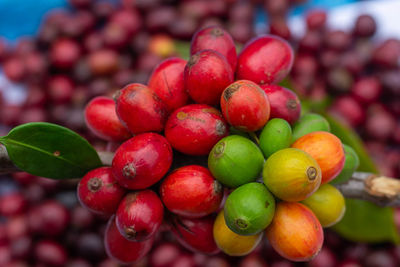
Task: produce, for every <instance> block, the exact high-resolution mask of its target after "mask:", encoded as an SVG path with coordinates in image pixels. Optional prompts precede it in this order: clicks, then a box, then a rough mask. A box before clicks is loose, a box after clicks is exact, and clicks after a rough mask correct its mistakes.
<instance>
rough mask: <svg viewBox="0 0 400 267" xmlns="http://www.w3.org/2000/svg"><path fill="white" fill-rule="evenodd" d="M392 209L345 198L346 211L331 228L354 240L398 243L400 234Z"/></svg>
mask: <svg viewBox="0 0 400 267" xmlns="http://www.w3.org/2000/svg"><path fill="white" fill-rule="evenodd" d="M393 216H394V215H393V209H392V208H389V207H385V208H382V207H378V206H376V205H375V204H372V203H370V202H366V201H363V200H358V199H346V213H345V215H344V217H343V219H342V220H341V221H340V222H339V223H338V224H336V225H335V226H333V230H335V231H336V232H337V233H339V234H340V235H341V236H343V237H344V238H346V239H349V240H352V241H355V242H368V243H380V242H393V243H396V244H398V243H399V242H400V236H399V233H398V232H397V228H396V225H395V224H394V220H393Z"/></svg>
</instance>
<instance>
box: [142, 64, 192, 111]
mask: <svg viewBox="0 0 400 267" xmlns="http://www.w3.org/2000/svg"><path fill="white" fill-rule="evenodd" d="M185 66H186V60H183V59H180V58H177V57H173V58H169V59H166V60H164V61H163V62H161V63H160V64H159V65H158V66H157V67H156V68H155V69H154V71H153V73H152V74H151V77H150V79H149V87H150V89H152V90H153V91H154V92H155V93H156V94H157V95H158V97H159V98H161V100H162V101H163V102H164V103H165V105H166V106H167V109H168V111H169V112H172V111H174V110H175V109H177V108H179V107H182V106H184V105H186V104H187V102H188V100H189V95H188V93H187V92H186V89H185V84H184V80H183V71H184V69H185Z"/></svg>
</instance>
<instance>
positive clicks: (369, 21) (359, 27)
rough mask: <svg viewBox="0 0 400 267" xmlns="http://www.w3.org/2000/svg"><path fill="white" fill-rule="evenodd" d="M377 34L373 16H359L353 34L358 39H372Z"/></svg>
mask: <svg viewBox="0 0 400 267" xmlns="http://www.w3.org/2000/svg"><path fill="white" fill-rule="evenodd" d="M375 32H376V22H375V19H374V18H373V17H372V16H371V15H367V14H363V15H360V16H358V18H357V20H356V23H355V25H354V29H353V34H354V35H355V36H358V37H371V36H372V35H374V33H375Z"/></svg>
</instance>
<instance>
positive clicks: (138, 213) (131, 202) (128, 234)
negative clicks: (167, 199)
mask: <svg viewBox="0 0 400 267" xmlns="http://www.w3.org/2000/svg"><path fill="white" fill-rule="evenodd" d="M163 216H164V207H163V204H162V203H161V200H160V198H159V197H158V196H157V194H156V193H154V192H153V191H151V190H143V191H138V192H134V193H129V194H128V195H126V196H125V197H124V199H123V200H122V201H121V203H120V205H119V207H118V210H117V213H116V217H115V222H116V224H117V227H118V230H119V232H120V233H121V234H122V235H123V236H124V237H125V238H126V239H128V240H130V241H144V240H147V239H149V238H152V237H153V236H154V234H155V233H156V232H157V230H158V229H159V228H160V225H161V223H162V220H163Z"/></svg>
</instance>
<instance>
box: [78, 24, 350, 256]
mask: <svg viewBox="0 0 400 267" xmlns="http://www.w3.org/2000/svg"><path fill="white" fill-rule="evenodd" d="M191 54H192V56H191V58H190V60H189V61H188V62H186V61H184V60H182V59H179V58H171V59H167V60H165V61H163V62H162V63H161V64H160V65H158V66H157V67H156V68H155V70H154V71H153V74H152V75H151V77H150V80H149V82H148V86H146V85H143V84H138V83H133V84H129V85H127V86H126V87H124V88H123V89H122V90H120V91H118V92H117V93H116V94H115V101H114V100H113V99H111V98H107V97H97V98H95V99H93V100H92V101H91V102H90V103H88V105H87V107H86V110H85V118H86V122H87V125H88V127H89V128H90V129H91V130H92V131H93V132H94V133H95V134H96V135H97V136H99V137H101V138H103V139H106V140H110V141H120V142H123V143H122V144H121V145H120V146H119V147H118V149H117V150H116V152H115V155H114V158H113V160H112V166H111V167H101V168H98V169H95V170H92V171H90V172H89V173H88V174H86V175H85V176H84V177H83V179H82V180H81V181H80V183H79V185H78V197H79V199H80V201H81V203H82V204H83V205H84V206H85V207H87V208H88V209H90V210H92V211H94V212H96V213H99V214H103V215H108V216H111V218H110V220H109V224H108V227H107V230H106V233H105V246H106V250H107V253H108V255H109V256H110V257H112V258H114V259H116V260H118V261H120V262H124V263H127V262H133V261H136V260H137V259H139V258H141V257H143V256H144V255H145V254H146V253H147V252H148V251H149V250H150V248H151V246H152V244H153V241H154V237H155V234H156V233H157V231H158V230H159V228H160V226H161V224H162V222H163V219H164V218H167V222H168V223H169V225H170V226H171V231H172V232H173V233H174V234H175V236H176V238H177V239H178V240H179V241H180V242H181V243H182V244H183V245H184V246H185V247H187V248H189V249H190V250H192V251H200V252H203V253H208V254H213V253H217V252H218V251H220V250H222V251H224V252H225V253H227V254H229V255H235V256H239V255H245V254H248V253H250V252H251V251H252V250H253V249H254V248H255V246H256V245H257V244H258V243H259V241H260V240H261V237H262V232H263V231H264V230H265V229H267V230H266V233H267V237H268V239H269V241H270V242H271V244H272V245H273V246H274V248H275V249H276V250H277V251H278V252H279V253H280V254H281V255H282V256H284V257H286V258H288V259H291V260H294V261H304V260H309V259H311V258H312V257H313V256H315V255H316V254H317V253H318V251H319V250H320V248H321V246H322V242H323V232H322V227H321V224H320V222H319V221H318V219H317V217H316V216H315V215H314V214H313V212H312V211H311V210H310V209H309V208H307V207H306V206H305V205H303V204H300V203H296V202H297V201H302V200H305V199H306V198H308V197H310V195H312V194H313V193H314V192H316V191H317V189H318V188H319V186H320V184H321V183H327V182H329V181H331V180H332V179H334V178H335V177H336V176H337V175H338V174H339V173H340V172H341V170H342V169H343V166H344V159H345V156H344V152H343V147H342V144H341V142H340V140H339V139H338V138H337V137H335V136H334V135H332V134H330V133H328V132H321V131H320V132H318V130H324V129H325V128H324V127H325V126H323V127H322V128H321V126H319V125H315V123H314V122H315V121H318V120H313V122H312V123H311V124H310V122H309V121H307V122H306V123H303V124H302V126H301V127H297V128H294V130H295V132H297V134H298V138H297V139H298V140H297V141H296V142H294V143H293V144H292V136H291V126H290V125H289V123H292V124H293V123H295V122H296V121H297V120H298V119H299V117H300V103H299V100H298V98H297V96H296V95H295V94H294V93H293V92H291V91H290V90H288V89H286V88H284V87H281V86H278V85H276V83H279V82H280V81H282V79H283V78H284V77H285V76H286V75H287V74H288V73H289V71H290V69H291V67H292V63H293V57H294V55H293V50H292V48H291V47H290V46H289V44H288V43H287V42H286V41H284V40H283V39H280V38H279V37H276V36H272V35H267V36H262V37H258V38H256V39H254V40H252V41H250V42H249V43H248V44H247V45H246V46H245V47H244V48H243V50H242V52H241V53H240V55H239V56H237V55H236V49H235V45H234V42H233V40H232V38H231V36H230V35H229V33H227V32H226V31H225V30H224V29H222V28H220V27H217V26H212V27H208V28H205V29H202V30H200V31H199V32H197V33H196V34H195V35H194V36H193V39H192V43H191ZM235 77H236V79H237V80H236V81H235ZM219 107H220V110H221V111H222V112H221V111H220V110H219ZM270 118H274V119H272V120H269V119H270ZM313 123H314V124H313ZM322 124H323V123H322ZM270 125H273V126H270ZM280 125H283V128H282V129H284V130H282V131H286V130H285V129H288V131H289V134H288V135H286V134H285V135H284V138H283V139H285V140H283V139H282V134H283V132H281V131H280V130H279V127H280ZM323 125H325V124H323ZM229 126H230V127H231V132H234V133H236V135H231V136H228V135H229V130H230V129H229ZM264 126H265V128H264ZM263 128H264V129H263ZM267 128H272V129H273V130H270V129H267ZM261 129H263V131H262V133H261V135H260V142H259V143H260V147H261V149H260V148H258V146H257V145H256V144H255V143H253V142H252V141H251V140H249V139H248V138H245V137H243V136H240V135H246V133H248V134H250V135H251V136H253V138H255V139H257V137H256V135H255V134H253V133H254V132H255V131H258V130H261ZM277 129H278V131H275V130H277ZM296 129H297V130H296ZM299 129H300V130H299ZM315 130H316V131H317V132H313V133H310V132H311V131H315ZM162 131H163V132H164V136H163V135H161V134H159V133H160V132H162ZM274 131H275V132H276V133H275V132H274ZM299 132H301V133H299ZM307 133H308V134H307ZM132 134H133V135H134V137H131V135H132ZM303 135H304V136H303ZM130 137H131V138H130ZM275 137H276V138H275ZM127 139H128V140H127ZM278 139H279V140H278ZM282 140H283V141H282ZM291 144H292V148H288V147H289V146H290V145H291ZM271 146H272V147H271ZM172 149H175V150H176V151H177V152H176V153H182V154H184V155H185V157H186V158H187V161H186V162H190V159H194V161H195V162H196V164H192V165H187V163H186V164H184V166H183V167H182V166H178V168H177V169H175V170H173V171H172V172H170V173H168V171H169V170H170V168H171V165H172V162H173V152H172ZM263 153H264V155H265V157H267V158H268V160H267V161H266V162H265V165H264V156H263ZM195 156H197V157H198V158H200V159H201V158H202V157H203V159H204V156H208V167H209V169H207V168H206V167H204V166H202V165H200V164H199V163H198V162H199V161H196V157H195ZM332 157H333V159H332ZM329 159H331V160H329ZM246 164H247V166H245V165H246ZM263 165H264V167H263ZM261 170H263V178H264V184H265V185H266V186H264V185H263V184H261V183H256V182H255V181H256V179H257V178H258V177H259V175H260V173H261ZM286 176H287V177H286ZM163 177H165V178H164V179H162V178H163ZM161 179H162V180H161ZM321 181H322V182H321ZM158 182H160V183H158ZM222 185H224V186H226V187H228V188H236V189H235V190H234V191H233V192H231V194H230V195H229V197H228V198H227V201H226V203H225V204H223V198H224V190H223V186H222ZM267 188H268V189H267ZM154 190H156V191H159V195H158V194H157V193H155V192H154ZM268 190H270V191H271V192H272V193H273V194H274V195H275V196H276V197H278V198H279V199H281V200H284V201H287V202H281V203H278V204H277V207H276V210H275V199H274V197H273V196H272V194H271V193H270V192H269V191H268ZM320 190H321V191H320V192H319V194H322V195H324V194H327V195H328V196H329V195H332V194H330V193H329V192H332V190H333V191H334V193H333V195H335V194H336V195H337V194H339V197H336V198H339V202H340V201H341V202H340V203H341V204H337V206H339V208H338V209H337V208H336V207H335V208H334V209H333V210H335V212H337V211H338V212H337V213H338V214H336V215H334V217H335V218H333V220H332V218H329V219H328V222H325V221H324V220H322V223H323V224H324V226H329V225H332V224H333V223H335V222H337V221H338V220H340V218H341V216H342V215H343V211H344V202H343V197H342V196H341V194H340V192H339V191H337V190H336V189H335V188H334V187H332V186H331V187H329V188H326V187H321V188H320ZM226 192H227V193H228V189H227V190H226ZM317 199H318V198H317ZM327 199H329V197H327ZM314 202H315V201H314ZM314 202H313V201H311V203H306V202H305V204H306V205H309V206H310V207H311V209H313V207H315V208H316V209H315V210H317V211H318V209H320V205H314V204H313V203H314ZM317 202H318V201H317ZM246 203H247V204H246ZM325 204H326V203H325ZM328 204H332V203H330V202H329V201H328ZM246 205H248V207H247V208H246ZM334 205H336V203H334ZM164 206H165V207H166V208H167V212H164ZM223 206H224V212H222V211H221V212H220V214H219V215H218V216H217V218H216V219H215V217H214V216H213V214H215V212H218V211H219V210H220V209H221V208H222V207H223ZM325 210H326V207H325ZM249 212H250V213H249ZM260 212H261V213H262V214H260ZM322 213H323V214H324V211H323V212H322ZM114 214H115V216H112V215H114ZM319 214H321V213H319ZM325 214H326V212H325ZM164 215H165V216H164ZM317 216H319V215H317ZM323 216H324V215H322V217H323ZM322 219H324V218H322ZM269 224H271V225H270V226H269V227H268V228H267V226H268V225H269ZM304 227H306V228H307V229H306V230H305V228H304ZM300 228H303V229H302V231H300ZM285 238H291V239H293V240H296V241H295V242H293V243H290V244H287V243H286V242H282V241H283V239H285ZM235 240H236V241H235ZM302 241H304V242H305V241H307V242H308V244H307V245H306V246H303V245H301V244H303V242H302ZM237 242H238V243H240V245H238V244H236V243H237ZM296 251H297V252H296Z"/></svg>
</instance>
